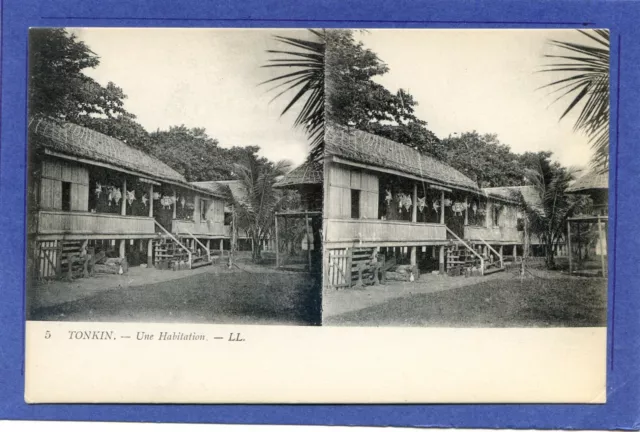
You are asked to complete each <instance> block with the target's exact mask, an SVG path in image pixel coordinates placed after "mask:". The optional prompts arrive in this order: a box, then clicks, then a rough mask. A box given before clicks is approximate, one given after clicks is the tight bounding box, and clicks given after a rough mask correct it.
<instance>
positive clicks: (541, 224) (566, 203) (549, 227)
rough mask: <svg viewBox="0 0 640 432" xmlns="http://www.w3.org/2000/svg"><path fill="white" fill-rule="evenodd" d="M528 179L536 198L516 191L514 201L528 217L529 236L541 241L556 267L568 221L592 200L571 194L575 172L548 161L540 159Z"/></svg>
mask: <svg viewBox="0 0 640 432" xmlns="http://www.w3.org/2000/svg"><path fill="white" fill-rule="evenodd" d="M525 178H526V180H527V183H528V184H529V185H530V186H531V187H532V188H533V190H534V191H535V199H531V198H529V199H525V197H524V196H523V194H522V193H521V192H514V198H515V199H516V200H517V201H518V204H519V208H520V211H521V212H522V213H523V214H524V218H525V227H526V235H528V236H532V235H535V236H536V237H538V238H539V239H540V241H541V242H542V246H543V247H544V251H545V262H546V265H547V268H554V267H555V260H554V250H555V247H556V246H557V245H558V244H559V243H560V241H562V240H563V239H565V240H566V226H567V219H568V218H570V217H572V216H575V215H576V214H579V213H580V212H582V211H583V210H584V209H585V208H586V207H587V206H588V204H589V198H587V197H585V196H583V195H575V194H570V193H567V188H568V187H569V185H570V184H571V182H572V181H573V180H574V179H575V172H574V171H573V170H569V169H566V168H563V167H561V166H559V165H558V164H555V163H550V162H549V161H548V160H546V159H540V160H539V163H538V166H537V167H536V168H535V169H527V170H526V171H525ZM525 240H528V239H525Z"/></svg>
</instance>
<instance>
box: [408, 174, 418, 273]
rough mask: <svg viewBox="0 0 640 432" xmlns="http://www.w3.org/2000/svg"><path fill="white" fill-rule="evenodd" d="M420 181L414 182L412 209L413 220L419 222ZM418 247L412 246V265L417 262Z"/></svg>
mask: <svg viewBox="0 0 640 432" xmlns="http://www.w3.org/2000/svg"><path fill="white" fill-rule="evenodd" d="M417 203H418V183H414V184H413V208H412V209H411V222H413V223H416V222H418V205H417ZM416 248H417V246H412V247H411V258H410V263H411V265H412V266H415V265H416V263H417V261H418V260H417V257H416V252H417V251H416Z"/></svg>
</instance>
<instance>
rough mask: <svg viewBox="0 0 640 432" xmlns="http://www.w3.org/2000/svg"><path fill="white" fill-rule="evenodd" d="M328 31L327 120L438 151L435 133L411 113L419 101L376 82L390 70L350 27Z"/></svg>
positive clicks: (438, 144)
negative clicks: (393, 91)
mask: <svg viewBox="0 0 640 432" xmlns="http://www.w3.org/2000/svg"><path fill="white" fill-rule="evenodd" d="M326 35H327V36H326V40H327V51H326V77H327V85H326V88H327V105H326V116H327V119H328V120H329V121H332V122H336V123H338V124H342V125H346V126H353V127H355V128H357V129H360V130H363V131H367V132H371V133H374V134H376V135H380V136H384V137H386V138H389V139H392V140H394V141H397V142H400V143H402V144H406V145H408V146H410V147H413V148H415V149H417V150H419V151H421V152H424V153H428V154H431V155H433V156H435V157H439V156H442V147H441V145H440V143H439V140H438V138H437V137H436V136H435V135H434V134H433V133H432V132H431V131H430V130H428V129H427V127H426V126H427V123H426V122H425V121H423V120H420V119H419V118H418V117H416V115H415V107H416V106H417V105H418V103H417V101H416V100H415V99H414V97H413V95H411V93H409V92H408V91H407V90H404V89H399V90H398V91H397V92H396V93H395V94H394V93H392V92H390V91H389V90H388V89H386V88H385V87H384V86H382V85H381V84H379V83H377V82H375V81H374V78H375V77H376V76H381V75H384V74H385V73H387V72H388V71H389V68H388V66H387V65H386V64H385V63H383V62H382V61H381V60H380V59H379V58H378V56H377V55H376V54H375V53H374V52H373V51H371V50H370V49H367V48H365V47H364V44H363V43H362V42H356V41H355V38H354V33H353V31H352V30H330V31H327V32H326Z"/></svg>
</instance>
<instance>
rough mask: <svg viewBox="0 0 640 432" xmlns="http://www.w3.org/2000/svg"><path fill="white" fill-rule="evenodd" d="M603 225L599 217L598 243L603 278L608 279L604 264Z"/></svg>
mask: <svg viewBox="0 0 640 432" xmlns="http://www.w3.org/2000/svg"><path fill="white" fill-rule="evenodd" d="M602 238H603V235H602V223H601V222H600V216H598V241H599V242H600V263H601V264H602V277H606V272H605V263H604V243H603V242H602Z"/></svg>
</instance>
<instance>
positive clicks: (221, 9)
mask: <svg viewBox="0 0 640 432" xmlns="http://www.w3.org/2000/svg"><path fill="white" fill-rule="evenodd" d="M0 10H1V12H0V20H1V22H2V31H1V36H0V39H1V41H0V44H1V46H2V50H1V53H0V73H1V77H2V89H1V104H0V139H1V143H0V208H2V209H3V211H2V212H0V275H1V277H0V289H1V290H0V293H1V296H0V393H1V394H2V397H0V418H4V419H31V420H45V419H47V420H99V421H144V422H198V423H201V422H212V423H254V424H309V425H379V426H383V425H385V426H386V425H390V426H424V427H478V428H494V427H501V428H540V429H549V428H554V429H637V428H639V427H640V421H639V420H638V417H639V416H638V412H639V411H640V410H639V407H640V398H639V388H640V386H639V384H640V380H639V379H638V378H639V375H638V368H637V365H638V363H639V362H638V361H639V357H638V352H639V350H640V346H639V341H640V337H639V332H638V328H639V327H640V320H639V319H638V310H640V292H639V290H638V285H639V284H638V282H637V280H638V270H637V269H638V268H639V266H638V258H639V253H638V251H640V247H639V246H640V244H639V243H640V240H639V237H638V236H637V235H636V232H635V229H636V228H639V229H640V225H639V222H640V221H639V218H638V216H637V213H636V212H635V211H634V210H635V204H636V201H637V200H636V198H635V197H637V196H639V193H640V184H639V183H640V182H638V181H637V179H638V178H640V176H639V175H640V172H639V171H640V169H639V164H638V160H639V158H640V156H639V155H638V151H637V148H638V147H637V145H636V142H637V140H638V136H640V134H639V133H638V132H639V131H638V128H639V126H638V122H637V121H636V118H637V113H638V107H637V101H638V100H640V95H639V94H638V93H639V90H640V69H639V68H637V67H636V65H637V64H638V63H639V61H640V45H638V44H637V40H638V39H639V37H640V34H639V33H640V31H639V28H638V25H637V22H638V18H639V17H640V14H639V11H640V4H639V3H636V2H622V1H607V2H605V1H591V2H575V1H537V2H523V1H474V2H472V1H455V0H449V1H430V2H425V1H422V2H419V1H396V2H391V1H387V2H385V1H381V0H368V1H367V0H355V1H350V2H349V3H346V2H344V1H340V0H322V1H317V2H306V1H301V2H292V1H290V2H284V1H278V0H248V1H245V2H234V1H230V0H226V1H217V2H205V1H197V0H196V1H192V0H172V1H171V0H162V1H131V0H128V1H123V0H117V1H100V0H65V1H60V0H3V1H2V5H1V9H0ZM37 26H56V27H57V26H76V27H80V26H91V27H122V26H144V27H362V28H372V27H386V28H520V29H529V28H576V27H577V28H609V29H610V30H611V40H612V47H611V50H612V51H611V53H612V56H611V57H612V65H611V67H612V69H611V77H612V80H611V86H612V89H611V90H612V91H611V98H612V99H611V118H612V125H611V126H612V127H611V173H610V175H611V178H610V185H611V187H610V190H611V193H610V205H611V210H610V216H611V218H612V220H613V221H614V222H613V223H610V224H609V230H610V231H609V238H610V239H613V241H611V244H610V248H611V253H610V254H609V260H610V262H609V268H610V269H612V270H613V271H611V272H610V275H611V277H610V280H609V315H608V316H609V327H608V353H607V354H608V359H607V372H608V376H607V397H608V402H607V403H606V404H604V405H568V404H564V405H545V404H537V405H517V404H510V405H495V404H494V405H386V406H383V405H340V406H330V405H299V406H295V405H208V406H204V405H202V406H187V405H164V406H159V405H135V406H132V405H27V404H25V403H24V399H23V390H24V373H23V370H24V367H23V365H24V275H25V271H24V268H25V232H26V229H25V214H26V204H25V202H26V200H25V191H26V180H27V177H26V170H25V168H26V139H25V138H26V95H27V61H26V60H27V30H28V28H29V27H37ZM310 373H312V372H310ZM461 385H464V383H461Z"/></svg>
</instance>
